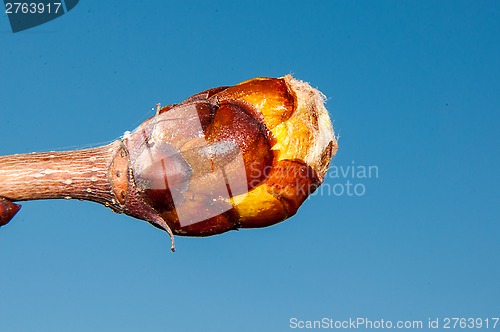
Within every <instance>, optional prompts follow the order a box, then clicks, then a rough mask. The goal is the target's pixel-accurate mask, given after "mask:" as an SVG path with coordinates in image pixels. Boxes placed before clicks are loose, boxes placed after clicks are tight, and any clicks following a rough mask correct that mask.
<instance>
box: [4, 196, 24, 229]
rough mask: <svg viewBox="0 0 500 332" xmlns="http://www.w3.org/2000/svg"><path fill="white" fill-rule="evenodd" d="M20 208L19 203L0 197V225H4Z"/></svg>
mask: <svg viewBox="0 0 500 332" xmlns="http://www.w3.org/2000/svg"><path fill="white" fill-rule="evenodd" d="M19 209H21V205H19V204H15V203H12V202H11V201H9V200H7V199H5V198H0V227H1V226H4V225H6V224H7V223H8V222H9V221H10V220H11V219H12V218H13V217H14V216H15V215H16V213H17V211H19Z"/></svg>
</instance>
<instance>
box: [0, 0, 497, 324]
mask: <svg viewBox="0 0 500 332" xmlns="http://www.w3.org/2000/svg"><path fill="white" fill-rule="evenodd" d="M499 59H500V3H499V2H498V1H324V2H320V1H279V2H265V1H262V2H261V1H255V2H245V3H243V2H241V3H240V2H237V1H210V2H201V1H200V2H185V3H184V2H181V1H176V2H173V1H136V2H122V1H98V0H93V1H90V0H82V1H80V3H79V4H78V5H77V6H76V7H75V8H74V9H73V10H72V11H70V12H69V13H67V14H66V15H64V16H62V17H60V18H58V19H56V20H54V21H51V22H49V23H47V24H44V25H42V26H39V27H36V28H33V29H30V30H26V31H24V32H19V33H16V34H13V33H12V32H11V30H10V26H9V23H8V19H7V16H6V15H5V14H1V15H0V115H1V118H0V119H1V120H0V138H1V142H2V143H1V144H0V154H2V155H3V154H12V153H25V152H32V151H47V150H60V149H67V148H81V147H86V146H89V145H92V146H95V145H98V144H100V143H104V142H109V141H111V140H113V139H114V138H117V137H118V136H120V135H122V134H123V132H124V131H125V130H132V129H134V128H135V127H136V126H137V125H138V124H140V123H141V122H142V121H143V120H144V119H145V118H147V117H148V116H150V115H151V114H152V113H151V108H152V107H153V106H154V104H155V103H157V102H161V103H162V104H167V103H173V102H179V101H182V100H183V99H185V98H187V97H188V96H190V95H192V94H194V93H196V92H198V91H201V90H204V89H206V88H210V87H215V86H219V85H232V84H236V83H238V82H240V81H242V80H245V79H249V78H252V77H256V76H282V75H284V74H288V73H293V74H294V75H295V76H296V77H298V78H300V79H303V80H306V81H309V82H311V84H312V85H313V86H317V87H319V88H320V90H322V91H323V92H324V93H325V95H326V96H327V97H328V98H329V99H328V104H327V107H328V109H329V111H330V113H331V115H332V118H333V119H334V127H335V130H336V133H338V134H340V141H339V146H340V148H339V152H338V154H337V156H336V157H335V159H334V160H333V164H332V165H333V166H335V167H338V168H340V167H343V168H344V169H345V168H346V167H348V166H352V165H355V166H370V165H373V166H376V167H377V168H378V178H377V177H374V176H372V178H370V179H364V178H357V177H354V178H353V177H351V176H347V177H342V176H341V177H337V178H334V177H329V178H327V180H326V183H325V187H324V188H325V190H326V188H330V189H332V188H336V190H337V192H336V193H333V192H330V193H328V191H327V190H326V191H323V194H317V195H315V196H314V197H312V198H311V199H310V200H308V201H307V202H305V204H304V205H303V206H302V207H301V209H300V210H299V212H298V214H297V215H296V216H294V217H293V218H291V219H290V220H288V221H286V222H283V223H281V224H278V225H276V226H273V227H270V228H266V229H259V230H243V231H239V232H230V233H226V234H223V235H220V236H214V237H210V238H182V237H177V250H178V251H177V252H176V253H175V254H172V253H171V252H170V251H169V240H168V237H167V236H166V234H164V233H163V232H161V231H159V230H158V229H156V228H154V227H151V226H149V225H148V224H147V223H145V222H141V221H138V220H135V219H132V218H130V217H127V216H124V215H117V214H114V213H112V212H111V211H110V210H109V209H106V208H104V207H102V206H100V205H97V204H94V203H89V202H79V201H38V202H26V203H24V204H23V208H22V210H21V211H20V213H19V214H18V215H17V216H16V217H15V218H14V219H13V220H12V222H11V223H10V224H9V225H7V226H6V227H3V228H2V229H0V331H9V332H15V331H51V332H52V331H120V332H125V331H151V332H153V331H289V330H291V329H290V328H289V320H290V318H292V317H297V318H298V319H303V320H314V319H321V318H323V317H331V318H333V319H339V320H343V319H348V318H349V317H352V318H357V317H366V318H368V319H372V320H377V319H385V320H393V321H397V320H407V319H410V320H423V321H425V322H426V321H427V319H428V318H437V317H439V318H441V319H443V318H445V317H482V318H487V317H499V316H500V283H499V280H500V265H499V260H498V257H499V254H500V220H499V212H500V211H499V210H500V209H499V207H500V204H499V203H500V202H499V197H500V196H499V192H498V186H499V185H500V181H499V180H500V179H499V172H498V169H499V167H500V160H499V158H500V151H499V143H498V142H499V138H500V137H499V133H498V132H499V130H498V127H499V124H500V122H499V120H500V80H499V77H500V60H499ZM347 181H350V183H352V184H360V185H362V186H363V187H359V186H358V189H359V188H364V189H365V193H364V195H362V196H356V195H353V196H349V195H347V194H346V193H345V192H344V194H343V195H339V194H338V193H339V191H338V190H340V189H341V188H342V186H344V187H345V184H346V182H347ZM335 185H337V187H334V186H335ZM497 328H500V326H499V327H497Z"/></svg>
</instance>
